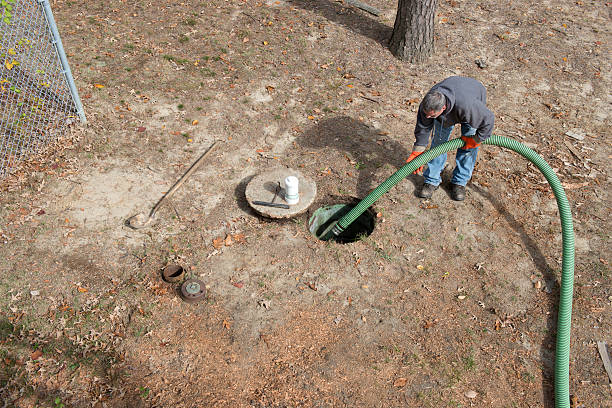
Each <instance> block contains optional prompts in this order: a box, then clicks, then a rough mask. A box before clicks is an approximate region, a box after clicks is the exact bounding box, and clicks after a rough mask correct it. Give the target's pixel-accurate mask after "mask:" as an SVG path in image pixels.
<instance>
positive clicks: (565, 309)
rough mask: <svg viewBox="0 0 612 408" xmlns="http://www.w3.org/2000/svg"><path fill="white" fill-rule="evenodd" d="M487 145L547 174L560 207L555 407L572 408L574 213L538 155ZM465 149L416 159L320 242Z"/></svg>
mask: <svg viewBox="0 0 612 408" xmlns="http://www.w3.org/2000/svg"><path fill="white" fill-rule="evenodd" d="M482 144H484V145H494V146H500V147H505V148H507V149H510V150H513V151H515V152H517V153H519V154H520V155H522V156H523V157H525V158H526V159H527V160H529V161H530V162H532V163H533V164H535V165H536V166H537V168H538V169H540V171H541V172H542V174H544V177H546V180H547V181H548V184H550V187H551V188H552V190H553V193H554V194H555V198H556V199H557V206H558V208H559V214H560V216H561V233H562V239H563V263H562V272H561V295H560V299H559V314H558V316H557V349H556V354H555V407H557V408H570V398H569V348H570V327H571V317H572V296H573V291H574V228H573V224H572V211H571V209H570V206H569V202H568V201H567V197H566V195H565V191H564V190H563V187H562V186H561V182H560V181H559V178H558V177H557V175H556V174H555V172H554V171H553V169H552V168H551V167H550V166H549V165H548V163H546V161H545V160H544V159H543V158H542V157H541V156H540V155H539V154H537V153H536V152H534V151H533V150H531V149H530V148H528V147H527V146H525V145H523V144H521V143H519V142H517V141H516V140H513V139H510V138H507V137H504V136H497V135H493V136H491V137H490V138H488V139H487V140H486V141H484V142H483V143H482ZM463 145H464V142H463V140H461V139H453V140H449V141H448V142H446V143H444V144H441V145H439V146H437V147H435V148H433V149H431V150H428V151H426V152H424V153H423V154H421V155H419V156H417V157H416V158H414V159H413V160H412V161H410V162H409V163H406V164H405V165H404V166H403V167H402V168H401V169H399V170H398V171H396V172H395V173H394V174H393V175H391V176H390V177H389V178H388V179H387V180H385V181H384V182H383V183H382V184H381V185H379V186H378V187H377V188H376V189H374V190H373V191H372V192H371V193H370V194H368V196H367V197H365V198H364V199H363V200H361V202H359V204H357V205H356V206H355V207H354V208H353V209H352V210H351V211H350V212H349V213H347V214H346V215H345V216H344V217H342V218H340V219H339V220H338V222H336V223H333V224H331V225H330V226H329V227H328V228H327V229H326V230H325V231H323V233H322V234H321V235H320V236H319V239H322V240H328V239H331V238H333V237H334V236H338V235H340V234H341V233H342V232H343V231H344V230H345V229H346V228H347V227H348V226H349V225H351V223H352V222H353V221H355V220H356V219H357V218H358V217H359V216H360V215H361V214H362V213H363V212H364V211H366V210H367V209H368V208H369V207H370V206H371V205H372V204H374V202H375V201H376V200H378V199H379V198H380V197H381V196H382V195H383V194H384V193H386V192H387V191H389V190H390V189H391V187H393V186H394V185H396V184H397V183H399V182H400V181H401V180H403V179H404V178H405V177H406V176H408V175H409V174H411V173H413V172H414V171H415V170H416V169H418V168H419V167H421V166H422V165H424V164H426V163H428V162H429V161H431V160H432V159H434V158H436V157H438V156H439V155H441V154H443V153H447V152H450V151H453V150H457V149H458V148H460V147H462V146H463Z"/></svg>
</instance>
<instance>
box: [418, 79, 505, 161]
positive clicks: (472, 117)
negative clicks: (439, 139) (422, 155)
mask: <svg viewBox="0 0 612 408" xmlns="http://www.w3.org/2000/svg"><path fill="white" fill-rule="evenodd" d="M431 90H437V91H439V92H441V93H442V94H443V95H444V96H445V97H446V109H445V110H444V112H442V114H441V115H440V116H438V118H437V119H439V120H441V121H442V126H444V127H450V126H453V125H456V124H457V123H467V124H468V125H470V126H471V127H473V128H476V135H474V136H473V138H474V140H476V142H477V143H481V142H483V141H484V140H486V139H488V138H489V137H490V136H491V133H492V132H493V124H494V122H495V116H494V115H493V112H491V111H490V110H489V109H487V106H486V103H487V90H486V89H485V87H484V85H482V84H481V83H480V82H478V81H477V80H475V79H473V78H466V77H459V76H452V77H449V78H446V79H445V80H444V81H442V82H440V83H439V84H436V85H434V86H433V87H432V88H431ZM434 120H435V119H433V118H429V119H428V118H426V117H425V114H424V113H423V109H422V106H421V105H419V112H418V113H417V122H416V126H415V128H414V136H415V138H416V142H415V143H414V147H413V149H412V150H413V151H417V152H422V151H425V149H426V148H427V145H428V144H429V135H430V134H431V130H432V128H433V124H434Z"/></svg>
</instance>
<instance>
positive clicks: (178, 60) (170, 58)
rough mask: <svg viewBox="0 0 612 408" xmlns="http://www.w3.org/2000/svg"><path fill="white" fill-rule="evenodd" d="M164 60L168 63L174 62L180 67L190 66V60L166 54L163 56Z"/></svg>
mask: <svg viewBox="0 0 612 408" xmlns="http://www.w3.org/2000/svg"><path fill="white" fill-rule="evenodd" d="M162 58H163V59H165V60H166V61H172V62H174V63H177V64H180V65H187V64H189V60H188V59H186V58H179V57H175V56H173V55H168V54H165V55H163V57H162Z"/></svg>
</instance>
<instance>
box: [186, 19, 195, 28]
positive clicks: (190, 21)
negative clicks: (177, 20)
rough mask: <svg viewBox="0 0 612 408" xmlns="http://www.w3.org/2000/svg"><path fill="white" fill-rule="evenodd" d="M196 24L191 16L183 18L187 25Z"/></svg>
mask: <svg viewBox="0 0 612 408" xmlns="http://www.w3.org/2000/svg"><path fill="white" fill-rule="evenodd" d="M196 24H198V22H197V21H196V20H194V19H193V18H188V19H187V20H185V25H188V26H189V27H195V26H196Z"/></svg>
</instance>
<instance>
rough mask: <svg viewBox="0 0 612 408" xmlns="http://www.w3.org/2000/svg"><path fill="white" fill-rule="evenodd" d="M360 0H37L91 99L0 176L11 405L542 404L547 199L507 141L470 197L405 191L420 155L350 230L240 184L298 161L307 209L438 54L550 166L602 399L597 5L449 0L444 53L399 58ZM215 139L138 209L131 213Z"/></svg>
mask: <svg viewBox="0 0 612 408" xmlns="http://www.w3.org/2000/svg"><path fill="white" fill-rule="evenodd" d="M368 3H369V4H371V5H373V6H375V7H378V8H379V9H381V10H382V11H383V14H382V15H381V16H380V17H374V16H371V15H369V14H367V13H364V12H362V11H360V10H358V9H355V8H352V7H350V6H348V5H347V4H343V3H341V2H333V1H328V0H317V1H302V0H294V1H268V2H244V1H237V0H228V1H220V0H215V1H209V2H202V3H199V4H197V3H173V2H164V1H161V2H157V3H155V4H148V3H145V2H129V4H126V2H121V1H108V2H98V3H95V4H94V3H93V2H88V3H86V4H77V3H74V2H69V1H54V2H52V7H53V10H54V13H55V16H56V20H57V21H58V25H59V27H60V32H61V34H62V38H63V42H64V45H65V48H66V49H67V50H68V53H69V60H70V63H71V67H72V71H73V73H74V74H75V77H76V82H77V84H78V86H79V92H80V95H81V98H82V99H83V102H84V105H85V112H86V114H87V116H88V120H89V123H88V125H87V126H85V127H76V128H74V129H72V131H71V134H70V135H68V137H66V138H65V139H62V140H61V141H59V143H58V144H57V145H54V146H52V147H51V148H50V149H49V150H48V151H47V152H46V153H45V154H44V155H42V156H40V157H37V158H34V159H33V160H31V161H30V162H28V163H24V165H23V166H22V167H21V168H20V169H18V170H17V171H16V172H15V174H13V175H12V176H10V177H8V178H6V179H5V180H3V181H2V194H1V195H0V201H1V202H2V206H1V209H0V217H1V218H0V219H1V220H2V221H1V224H0V234H1V237H2V240H1V241H0V253H1V254H2V256H1V257H0V259H1V261H0V290H1V292H2V294H3V296H2V297H1V300H0V305H1V307H0V353H2V363H1V364H2V366H1V371H0V384H1V385H2V388H1V389H0V400H2V401H3V402H4V406H15V407H33V406H45V407H59V406H62V405H61V404H63V406H66V407H69V406H71V407H85V406H100V407H103V406H107V407H122V406H123V407H170V406H172V407H204V406H211V407H212V406H215V407H217V406H218V407H242V406H244V407H298V406H300V407H336V406H346V407H399V406H410V407H413V406H419V407H447V406H448V407H459V406H462V407H466V406H494V407H536V406H538V407H539V406H544V407H552V406H554V401H553V373H554V371H553V367H554V348H555V338H556V336H555V325H556V312H557V303H558V291H559V285H558V281H559V277H560V268H561V264H560V256H561V233H560V224H559V216H558V212H557V209H556V203H555V200H554V198H553V196H552V193H551V190H550V188H549V187H548V185H547V183H546V181H545V179H544V178H543V176H542V175H540V174H539V172H538V171H537V169H536V168H535V167H534V166H533V165H531V164H529V163H528V162H527V161H526V160H525V159H523V158H522V157H519V156H517V155H516V154H514V153H512V152H509V151H504V150H502V149H500V148H496V147H491V146H486V147H484V148H482V149H481V154H480V159H479V162H478V166H477V169H476V171H475V174H474V177H473V180H472V183H471V184H470V185H469V186H468V198H467V200H466V201H465V202H462V203H457V202H453V201H451V200H450V198H449V196H448V193H447V191H446V190H445V189H441V190H439V191H437V192H436V193H435V195H434V197H433V198H432V199H431V200H429V201H425V202H423V201H421V200H419V199H417V198H416V197H415V196H414V191H415V189H416V188H418V186H420V183H421V177H420V176H411V177H409V178H408V179H407V180H404V181H402V182H401V183H400V184H398V185H397V186H396V187H394V188H393V189H392V190H391V191H390V192H389V193H387V194H385V195H384V196H383V197H382V198H381V199H380V200H378V201H377V202H376V204H375V212H376V213H377V214H378V215H379V217H378V218H377V219H376V221H377V223H376V228H375V230H374V232H373V233H372V234H371V235H370V236H368V237H365V238H363V239H361V240H359V241H358V242H355V243H350V244H338V243H333V242H327V243H326V242H322V241H318V240H317V239H316V238H314V237H313V236H312V235H311V234H310V233H309V232H308V230H307V224H308V216H309V214H305V215H302V216H299V217H296V218H294V219H292V220H289V221H285V222H275V221H271V220H266V219H264V218H261V217H259V216H257V215H256V214H255V213H254V212H253V211H252V210H251V209H250V208H249V207H248V205H247V203H246V202H245V199H244V189H245V186H246V185H247V183H248V182H249V180H250V179H251V178H252V177H253V176H254V175H256V174H258V173H260V172H262V171H265V170H267V169H269V168H271V167H272V166H279V165H280V166H283V165H284V166H288V167H291V168H296V169H299V170H300V172H302V173H303V174H305V175H306V176H307V177H310V178H311V179H313V180H314V181H316V183H317V188H318V191H319V193H318V197H317V202H316V203H315V204H314V205H313V206H312V207H311V210H315V209H316V208H319V207H320V206H321V205H324V204H330V203H337V202H347V201H349V200H351V199H352V198H353V197H363V196H365V194H367V192H368V191H370V190H371V189H372V188H374V187H376V186H377V185H378V184H379V183H380V182H382V181H384V180H385V179H386V178H387V177H388V176H389V175H391V174H392V173H393V172H394V171H395V170H396V169H397V168H399V167H400V166H401V165H402V164H403V162H404V160H405V159H406V158H407V157H408V155H409V153H410V149H411V146H412V143H413V137H412V130H413V126H414V117H415V111H416V108H417V106H418V103H419V101H420V99H421V98H422V96H423V95H424V93H425V92H426V91H427V90H428V89H429V88H430V87H431V85H433V84H434V83H435V82H438V81H439V80H441V79H443V78H445V77H447V76H449V75H466V76H472V77H475V78H477V79H479V80H481V81H482V82H483V83H484V84H485V86H486V87H487V89H488V91H489V106H490V107H491V109H492V110H493V111H494V112H495V114H496V129H495V133H496V134H499V135H505V136H509V137H512V138H516V139H517V140H519V141H521V142H523V143H525V144H526V145H528V146H530V147H532V148H533V149H535V150H536V151H537V152H538V153H540V154H541V155H542V156H543V157H544V158H545V159H546V160H547V161H548V163H550V164H551V166H552V167H553V168H554V169H555V170H556V172H557V174H558V175H559V178H560V179H561V181H562V182H563V184H564V186H565V188H566V192H567V194H568V198H569V200H570V202H571V204H572V210H573V216H574V223H575V233H576V276H575V293H574V310H573V318H572V343H571V355H570V393H571V394H572V404H573V406H575V407H579V406H584V407H610V406H612V403H611V402H610V401H612V398H611V390H610V384H609V380H608V378H607V375H606V373H605V371H604V368H603V365H602V363H601V360H600V358H599V354H598V353H597V347H596V341H607V342H608V343H612V327H611V321H610V318H609V316H610V315H611V312H612V306H611V304H612V297H611V296H612V291H611V289H610V266H609V262H610V261H611V252H610V222H609V214H608V213H609V211H610V198H609V191H610V178H609V172H610V164H609V163H610V157H611V154H612V152H611V149H610V139H609V137H608V136H607V131H608V129H609V125H610V118H609V110H610V102H611V98H610V93H609V89H610V84H611V80H610V79H611V78H610V72H611V70H610V61H609V55H610V46H609V45H610V44H609V39H610V30H609V26H610V24H609V22H610V5H609V4H608V3H602V2H594V1H560V2H540V3H536V4H532V3H527V2H517V1H510V2H499V1H497V2H496V1H494V2H486V3H485V2H480V3H478V2H477V3H469V2H463V1H454V0H451V1H443V2H441V4H440V5H439V9H438V15H437V26H436V44H437V48H436V49H437V51H436V54H435V55H434V56H432V57H431V58H430V59H429V60H428V61H427V62H426V63H424V64H422V65H412V64H409V63H404V62H400V61H398V60H397V59H395V58H394V57H393V56H392V55H391V54H390V52H389V51H388V49H387V47H386V40H387V39H388V38H389V36H390V33H391V29H392V26H393V21H394V17H395V7H396V2H392V1H386V0H385V1H383V0H372V1H369V2H368ZM96 85H98V86H96ZM567 132H570V133H571V134H572V135H579V137H580V136H582V139H581V140H578V139H576V138H575V137H571V136H568V135H567ZM214 140H221V141H223V143H222V145H221V146H220V147H219V148H218V149H217V150H216V152H215V154H213V155H212V156H211V157H210V158H209V159H207V161H206V163H205V164H204V165H203V166H202V168H201V169H199V170H198V172H197V173H196V174H195V175H194V176H193V178H191V179H190V180H189V181H188V182H187V183H186V184H185V185H184V186H183V187H182V189H181V190H180V191H179V192H178V193H177V194H176V196H175V197H174V198H173V199H172V200H171V203H169V204H168V205H166V206H164V207H163V208H162V209H161V210H160V212H159V218H160V222H159V223H158V224H157V225H155V226H154V227H152V228H150V229H146V230H140V231H134V230H131V229H129V228H128V227H126V226H125V224H124V223H125V220H126V219H127V218H128V217H129V216H131V215H134V214H136V213H139V212H147V211H148V210H149V209H150V208H151V207H152V206H153V205H154V204H155V202H156V201H157V200H158V199H159V198H160V197H161V196H162V194H163V192H165V191H166V190H167V189H168V188H169V187H170V186H171V185H172V184H173V183H174V182H175V181H176V180H177V179H178V178H179V177H180V176H181V175H182V174H183V173H184V172H185V170H186V169H187V168H188V167H189V165H190V164H191V163H192V162H193V161H194V160H195V159H196V158H197V157H198V156H199V154H200V153H201V152H202V151H204V150H205V149H206V148H207V147H208V146H209V145H210V144H211V143H212V142H213V141H214ZM451 169H452V158H451V165H450V166H449V168H448V171H450V170H451ZM446 178H447V179H448V177H446ZM311 212H312V211H311ZM169 262H177V263H180V264H181V265H183V266H184V267H185V269H186V270H187V276H188V277H197V278H199V279H202V280H203V281H204V282H205V283H206V285H207V297H206V300H205V301H204V302H201V303H197V304H187V303H185V302H183V301H182V300H180V298H179V296H178V294H177V286H178V285H170V284H168V283H165V282H164V281H162V280H161V276H160V269H161V268H162V267H163V266H164V265H166V264H167V263H169ZM606 316H608V317H606ZM469 391H475V392H476V394H475V395H476V396H475V397H474V398H468V396H467V395H470V396H473V394H470V393H469Z"/></svg>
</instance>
